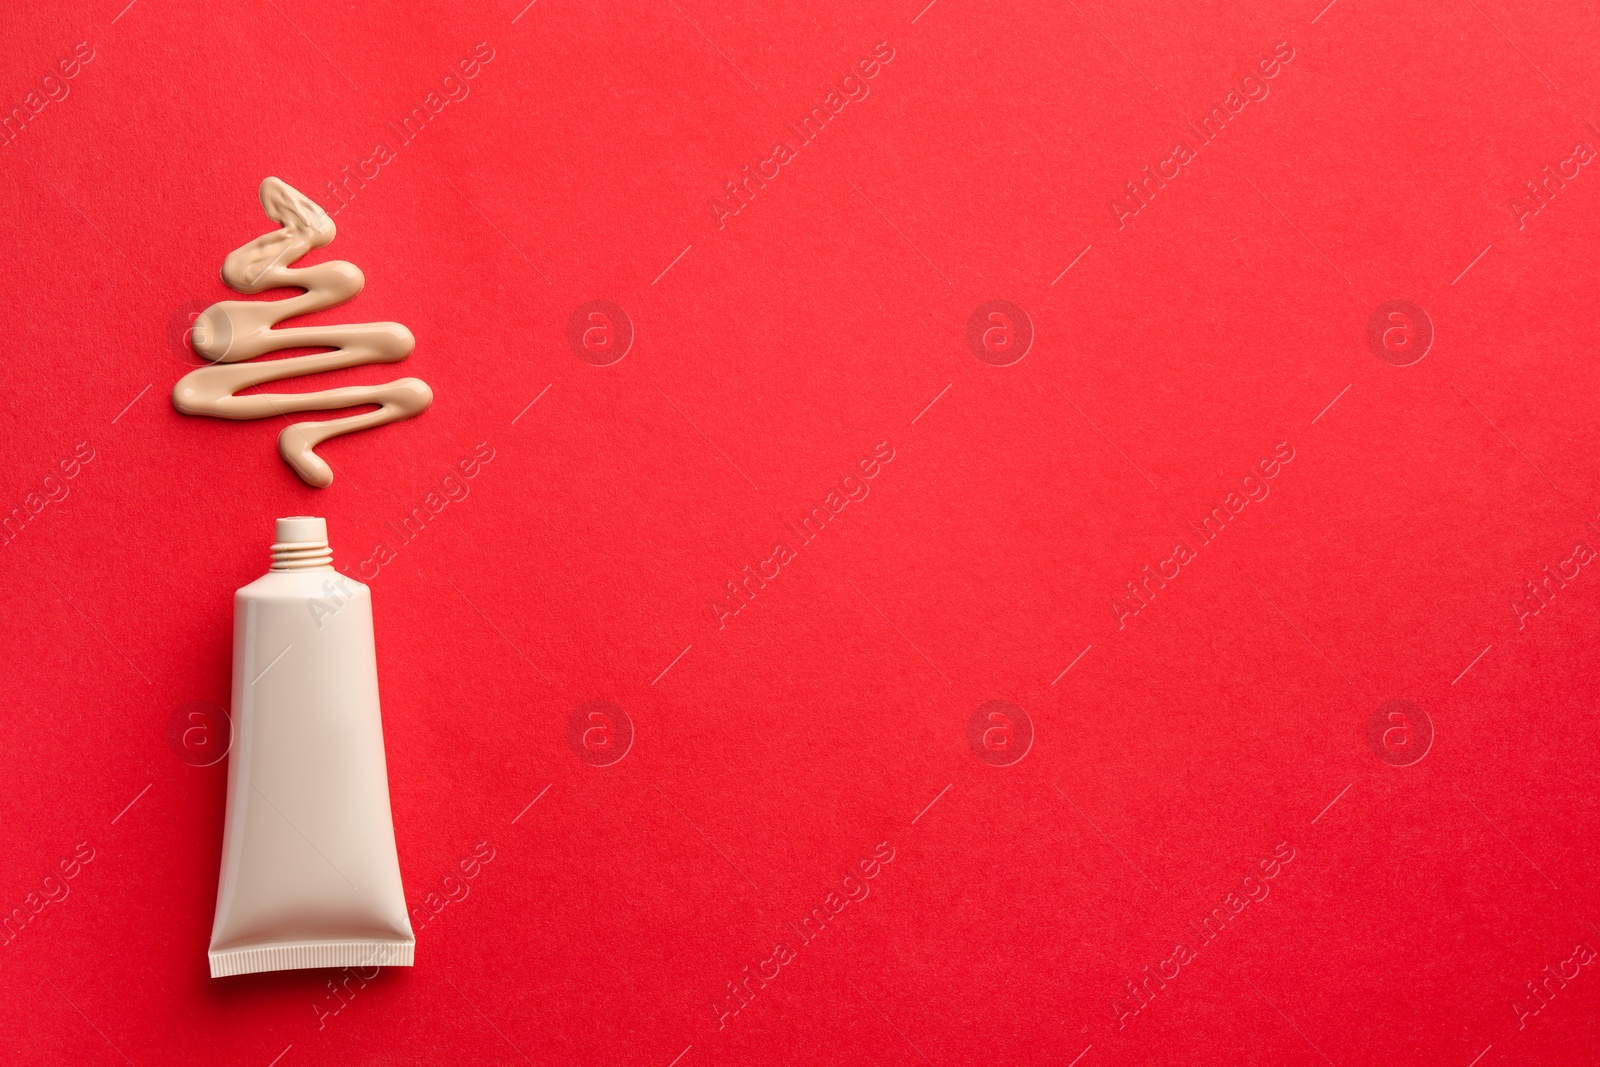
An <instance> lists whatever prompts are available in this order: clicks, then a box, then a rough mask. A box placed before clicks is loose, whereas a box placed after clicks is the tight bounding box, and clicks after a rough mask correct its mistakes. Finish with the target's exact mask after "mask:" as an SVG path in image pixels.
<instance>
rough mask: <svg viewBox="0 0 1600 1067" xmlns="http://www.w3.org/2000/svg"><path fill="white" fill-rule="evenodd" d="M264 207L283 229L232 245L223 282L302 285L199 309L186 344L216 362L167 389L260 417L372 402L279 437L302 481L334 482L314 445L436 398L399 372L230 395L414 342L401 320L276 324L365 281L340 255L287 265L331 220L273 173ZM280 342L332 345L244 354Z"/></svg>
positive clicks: (368, 359)
mask: <svg viewBox="0 0 1600 1067" xmlns="http://www.w3.org/2000/svg"><path fill="white" fill-rule="evenodd" d="M261 206H262V208H264V209H265V210H266V213H267V217H268V218H270V219H272V221H274V222H276V223H279V224H280V225H281V227H282V228H281V229H278V230H274V231H272V232H271V233H267V234H263V235H262V236H260V237H257V238H256V239H255V240H254V241H251V242H250V243H249V244H247V245H245V246H244V247H242V248H238V249H235V250H234V251H233V252H231V253H229V254H228V258H227V259H226V260H224V261H223V264H222V280H223V281H224V282H226V283H227V284H228V286H229V287H230V288H232V289H234V290H236V291H237V292H241V293H260V292H265V291H266V290H269V289H281V288H296V289H304V290H305V292H303V293H302V294H300V295H299V296H292V297H287V298H285V299H282V300H257V301H246V300H223V301H221V302H219V303H216V304H212V305H211V306H210V307H209V308H207V309H206V310H205V311H203V312H201V313H200V317H199V318H197V319H196V320H195V323H194V329H193V331H192V332H191V333H190V343H191V344H193V345H194V350H195V351H196V352H198V353H199V354H200V355H202V356H204V357H206V358H208V359H210V360H212V361H213V363H214V365H213V366H210V367H201V368H200V369H199V370H196V371H193V372H191V373H189V374H187V375H185V376H184V377H183V378H182V379H180V380H179V382H178V384H177V385H176V386H174V387H173V390H172V404H173V406H174V407H176V408H177V409H178V410H179V411H181V412H183V413H184V414H187V415H211V416H213V417H215V418H221V419H263V418H270V417H272V416H274V415H288V414H289V413H290V412H295V411H332V410H337V409H339V408H350V407H361V406H366V405H374V404H375V405H377V408H376V410H373V411H364V412H361V413H359V414H356V415H347V416H344V417H342V418H337V419H328V420H326V421H324V422H296V423H292V424H290V425H289V426H287V427H285V428H284V430H283V432H282V433H281V434H279V435H278V453H279V454H280V455H281V456H283V458H284V461H285V462H287V463H288V464H289V466H291V467H293V468H294V471H295V473H296V474H298V475H299V476H300V477H301V479H302V480H304V481H305V482H306V483H307V484H308V485H314V486H318V487H323V486H328V485H331V484H332V483H333V470H332V468H330V467H329V466H328V464H327V462H326V461H325V460H323V458H322V457H321V456H319V455H317V453H316V446H317V445H319V444H321V443H322V442H323V441H326V440H327V439H328V438H330V437H337V436H338V435H340V434H345V433H350V432H352V431H355V430H364V429H367V428H369V427H373V426H382V425H383V424H385V423H389V422H396V421H398V420H400V419H409V418H412V417H414V416H416V415H419V414H421V413H422V412H423V411H425V410H427V407H428V405H429V404H431V403H432V402H433V391H432V390H431V389H429V388H428V385H427V383H426V382H423V381H421V380H420V379H417V378H401V379H399V380H397V381H393V382H389V383H388V384H387V385H360V386H347V387H344V388H339V389H323V390H320V391H317V392H308V393H251V394H248V395H245V396H237V395H235V394H236V393H238V392H239V390H241V389H248V388H250V387H251V386H255V385H262V384H264V383H266V382H273V381H277V380H279V379H280V378H292V377H296V376H299V375H302V374H316V373H320V372H322V371H331V370H338V369H340V368H343V367H355V366H359V365H361V364H364V363H395V362H398V361H400V360H402V359H405V358H406V357H407V356H408V355H410V354H411V350H412V349H413V348H414V347H415V346H416V339H415V338H414V337H412V336H411V331H410V330H408V329H406V328H405V327H404V326H402V325H400V324H399V323H398V322H365V323H352V324H348V325H338V326H301V327H291V328H287V329H281V330H278V329H273V327H274V326H276V325H277V324H278V323H280V322H282V321H283V320H284V319H288V318H293V317H294V316H296V315H306V314H309V313H311V312H313V311H321V310H323V309H324V308H330V307H334V306H336V305H338V304H342V303H344V302H345V301H346V300H349V299H350V298H351V297H353V296H355V295H356V294H357V293H359V292H361V289H362V286H363V285H365V284H366V279H365V278H364V277H363V275H362V273H361V271H360V269H359V268H357V267H356V266H355V265H354V264H353V263H346V262H344V261H343V260H331V261H329V262H327V263H318V264H317V265H316V266H312V267H301V268H296V267H291V266H289V264H291V263H294V262H295V261H296V260H298V259H299V258H300V257H301V256H303V255H305V254H306V253H307V252H309V251H311V250H312V249H313V248H321V247H323V246H324V245H326V244H328V243H329V242H330V241H332V240H333V237H334V233H335V230H334V225H333V220H332V219H331V218H329V217H328V213H327V212H325V211H323V210H322V208H321V207H320V206H318V205H317V204H316V203H315V202H314V201H312V200H311V199H310V198H309V197H307V196H305V195H304V194H303V193H301V192H299V191H298V190H296V189H294V188H292V187H291V186H289V185H287V184H285V183H284V182H281V181H279V180H278V179H277V178H267V179H266V180H265V181H263V182H262V183H261ZM285 348H332V349H333V351H331V352H317V353H313V354H311V355H302V356H289V357H285V358H282V359H274V360H264V361H259V362H255V363H247V362H245V361H247V360H253V359H255V358H256V357H257V356H262V355H265V354H267V353H268V352H277V351H281V350H282V349H285Z"/></svg>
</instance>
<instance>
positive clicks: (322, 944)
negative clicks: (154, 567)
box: [210, 517, 416, 978]
mask: <svg viewBox="0 0 1600 1067" xmlns="http://www.w3.org/2000/svg"><path fill="white" fill-rule="evenodd" d="M233 738H234V741H233V750H232V752H231V753H230V754H229V759H228V818H227V823H226V826H225V829H224V830H223V836H222V875H221V878H220V881H219V885H218V888H217V914H216V921H215V923H214V924H213V926H212V929H211V952H210V957H211V977H213V978H221V977H223V976H226V975H232V974H249V973H251V972H253V971H281V970H290V969H293V968H297V967H349V966H358V967H370V966H374V965H383V966H390V967H409V966H411V962H412V955H413V951H414V950H415V947H416V938H415V936H414V935H413V934H412V932H411V920H410V919H409V918H408V917H407V915H406V902H405V894H404V892H403V890H402V889H401V885H400V860H399V857H398V855H397V854H396V852H395V845H394V823H393V818H392V816H391V815H390V812H389V778H388V772H387V769H386V767H385V763H384V757H383V721H382V719H381V717H380V715H379V711H378V665H377V657H376V655H375V653H374V649H373V642H372V593H371V591H370V590H368V588H367V587H366V586H364V585H362V584H361V583H360V582H358V581H355V580H354V579H351V578H347V577H345V576H344V575H342V574H340V573H339V572H338V571H336V570H334V569H333V553H332V552H331V551H329V549H328V529H327V523H326V522H325V521H324V520H322V519H318V518H305V517H297V518H289V519H279V520H278V524H277V543H275V544H274V545H273V546H272V569H271V570H269V571H268V572H267V573H266V574H265V575H263V576H262V577H261V578H259V579H257V580H256V581H254V582H251V583H250V584H249V585H247V586H245V587H244V588H243V589H240V590H239V591H238V593H237V594H236V595H235V597H234V621H233Z"/></svg>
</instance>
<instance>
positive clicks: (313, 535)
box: [272, 515, 333, 571]
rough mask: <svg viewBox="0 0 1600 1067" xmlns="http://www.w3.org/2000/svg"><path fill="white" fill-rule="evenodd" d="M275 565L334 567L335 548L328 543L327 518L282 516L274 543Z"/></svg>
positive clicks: (302, 568)
mask: <svg viewBox="0 0 1600 1067" xmlns="http://www.w3.org/2000/svg"><path fill="white" fill-rule="evenodd" d="M272 569H273V570H275V571H331V570H333V550H332V549H331V548H329V547H328V523H327V520H325V519H320V518H313V517H311V516H306V515H296V516H293V517H291V518H287V519H279V520H278V525H277V540H275V541H274V542H273V543H272Z"/></svg>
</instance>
